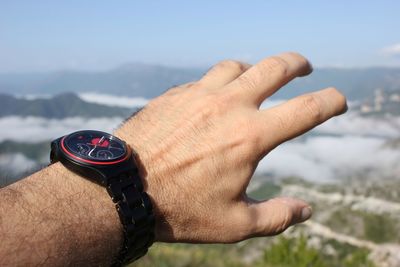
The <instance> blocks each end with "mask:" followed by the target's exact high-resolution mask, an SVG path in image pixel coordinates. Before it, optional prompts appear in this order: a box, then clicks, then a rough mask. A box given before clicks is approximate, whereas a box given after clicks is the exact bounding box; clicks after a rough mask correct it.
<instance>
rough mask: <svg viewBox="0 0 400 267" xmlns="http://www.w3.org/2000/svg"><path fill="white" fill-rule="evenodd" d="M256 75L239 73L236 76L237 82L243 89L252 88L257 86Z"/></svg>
mask: <svg viewBox="0 0 400 267" xmlns="http://www.w3.org/2000/svg"><path fill="white" fill-rule="evenodd" d="M257 79H258V78H257V77H254V75H251V76H250V75H241V76H239V78H237V81H238V84H239V86H240V87H241V88H243V89H244V90H254V89H255V88H257Z"/></svg>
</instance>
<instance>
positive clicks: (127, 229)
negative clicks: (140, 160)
mask: <svg viewBox="0 0 400 267" xmlns="http://www.w3.org/2000/svg"><path fill="white" fill-rule="evenodd" d="M107 192H108V193H109V194H110V196H111V198H112V200H113V201H114V203H116V209H117V211H118V215H119V217H120V219H121V223H122V226H123V232H124V241H123V245H122V249H121V250H120V252H119V255H118V257H117V258H116V259H115V260H114V262H113V264H112V265H111V266H113V267H117V266H121V265H125V264H128V263H130V262H132V261H134V260H136V259H138V258H140V257H142V256H143V255H145V254H146V253H147V250H148V248H149V247H150V246H151V245H152V243H153V242H154V226H155V218H154V215H153V212H152V210H153V208H152V204H151V201H150V198H149V196H148V195H147V193H146V192H144V191H143V184H142V181H141V179H140V176H139V174H138V170H137V169H136V168H135V169H132V170H130V171H128V172H126V173H122V174H120V175H118V176H117V177H114V178H110V179H109V180H108V185H107Z"/></svg>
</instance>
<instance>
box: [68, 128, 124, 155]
mask: <svg viewBox="0 0 400 267" xmlns="http://www.w3.org/2000/svg"><path fill="white" fill-rule="evenodd" d="M61 147H62V149H63V150H64V151H65V152H66V153H67V154H68V155H69V156H71V157H73V158H75V159H81V160H83V161H86V162H89V163H102V162H114V161H118V160H119V159H121V158H124V157H125V156H126V155H127V148H126V145H125V143H124V142H123V141H121V140H120V139H118V138H117V137H115V136H113V135H111V134H108V133H104V132H100V131H79V132H75V133H72V134H70V135H68V136H66V137H64V138H63V139H62V140H61Z"/></svg>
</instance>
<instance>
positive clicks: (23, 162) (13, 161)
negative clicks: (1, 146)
mask: <svg viewBox="0 0 400 267" xmlns="http://www.w3.org/2000/svg"><path fill="white" fill-rule="evenodd" d="M37 164H38V163H37V162H35V161H33V160H31V159H29V158H27V157H25V156H24V155H23V154H20V153H15V154H0V169H1V170H5V171H6V173H2V175H5V176H7V175H11V176H14V175H18V174H21V173H24V172H28V171H31V170H32V169H34V168H36V167H37Z"/></svg>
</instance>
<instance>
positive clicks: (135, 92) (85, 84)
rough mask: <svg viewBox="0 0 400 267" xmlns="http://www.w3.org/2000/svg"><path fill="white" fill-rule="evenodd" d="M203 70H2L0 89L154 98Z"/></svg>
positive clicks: (128, 66)
mask: <svg viewBox="0 0 400 267" xmlns="http://www.w3.org/2000/svg"><path fill="white" fill-rule="evenodd" d="M203 72H204V71H202V70H198V69H187V68H171V67H163V66H153V65H144V64H126V65H123V66H121V67H119V68H116V69H113V70H110V71H104V72H78V71H61V72H55V73H40V74H34V73H29V74H0V92H3V93H13V94H21V95H23V94H50V95H54V94H57V93H62V92H79V93H81V92H101V93H106V94H114V95H125V96H140V97H145V98H153V97H155V96H157V95H159V94H161V93H162V92H163V91H165V90H166V89H168V88H169V87H171V86H173V85H179V84H182V83H184V82H189V81H192V80H195V79H197V78H198V77H200V76H201V73H203Z"/></svg>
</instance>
